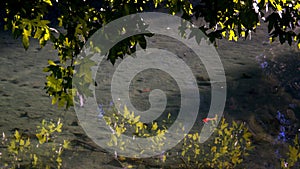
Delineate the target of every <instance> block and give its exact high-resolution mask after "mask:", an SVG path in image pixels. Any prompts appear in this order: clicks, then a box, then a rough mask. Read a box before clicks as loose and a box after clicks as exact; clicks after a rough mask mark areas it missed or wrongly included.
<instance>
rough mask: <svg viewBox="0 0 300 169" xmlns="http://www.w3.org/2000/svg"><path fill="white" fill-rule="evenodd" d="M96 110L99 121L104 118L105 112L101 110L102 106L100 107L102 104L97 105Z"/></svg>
mask: <svg viewBox="0 0 300 169" xmlns="http://www.w3.org/2000/svg"><path fill="white" fill-rule="evenodd" d="M98 108H99V114H98V119H101V118H102V117H103V116H104V114H105V111H104V109H103V105H102V104H99V105H98Z"/></svg>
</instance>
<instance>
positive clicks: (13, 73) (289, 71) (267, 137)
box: [0, 26, 300, 169]
mask: <svg viewBox="0 0 300 169" xmlns="http://www.w3.org/2000/svg"><path fill="white" fill-rule="evenodd" d="M266 32H267V29H266V27H265V26H262V27H259V28H258V30H257V32H256V33H253V34H252V39H251V40H249V39H248V40H245V41H243V40H239V42H237V43H236V42H228V41H226V40H219V41H218V42H217V44H218V47H217V51H218V53H219V55H220V58H221V61H222V63H223V66H224V69H225V74H226V81H227V100H226V106H225V110H224V113H223V115H224V117H225V118H226V119H228V120H229V121H230V120H236V121H243V122H246V124H247V127H248V128H249V130H250V131H251V133H252V134H253V144H254V145H255V146H256V147H255V149H254V150H253V151H252V152H251V153H250V156H248V157H246V159H245V161H244V162H243V164H242V165H241V166H240V167H241V168H259V169H273V168H280V158H281V157H283V156H284V155H285V153H286V151H287V146H288V144H289V143H290V142H291V141H292V139H293V138H294V137H295V135H296V134H299V128H300V126H299V124H300V123H299V119H300V52H299V50H298V49H297V48H296V46H295V45H294V46H288V45H287V44H284V45H280V44H279V43H277V42H275V43H273V44H269V42H268V41H269V39H268V36H267V33H266ZM164 38H165V37H155V38H149V39H148V41H149V42H148V43H149V45H152V46H154V47H155V45H157V46H165V47H166V48H170V49H171V48H172V49H173V50H174V51H172V52H174V53H176V54H177V56H178V57H180V58H182V59H183V60H184V61H186V62H189V63H187V64H188V65H189V66H190V67H194V68H195V69H193V70H194V73H195V76H196V79H197V81H198V86H199V91H200V93H201V106H200V110H199V114H198V118H197V120H196V124H195V127H194V128H193V130H198V129H199V127H201V125H202V119H203V118H204V117H205V116H206V114H205V113H207V111H208V109H209V106H210V85H209V83H205V82H206V81H209V78H208V75H207V73H206V72H205V71H204V67H203V65H202V64H201V63H199V62H195V61H193V60H191V59H190V58H189V56H191V55H192V53H191V52H190V51H189V50H188V49H186V48H184V47H182V46H181V45H177V46H176V41H174V42H172V40H171V39H168V41H166V40H164ZM0 54H1V57H0V64H1V67H0V74H1V76H0V95H1V97H0V115H1V118H0V132H1V133H2V132H5V133H6V135H9V134H12V133H13V132H14V131H15V130H16V129H18V130H20V131H23V132H29V133H34V130H35V127H36V126H37V125H38V124H40V122H41V120H42V119H54V120H57V119H58V118H61V119H62V122H63V123H64V128H63V132H62V135H63V137H65V138H67V139H69V140H71V143H72V149H71V150H67V151H66V152H65V154H64V156H63V157H64V159H63V160H64V162H63V168H74V169H77V168H78V169H79V168H105V169H106V168H121V166H120V164H119V163H118V161H116V160H115V159H114V155H113V154H108V153H107V152H105V151H104V150H103V149H102V148H101V147H99V146H97V145H96V144H95V143H93V141H92V140H91V139H89V138H88V136H87V135H86V134H85V132H84V131H83V129H82V128H81V127H80V124H78V121H77V117H76V113H75V111H74V110H73V108H71V109H70V110H68V111H65V110H63V109H59V108H57V107H56V106H52V105H51V99H50V98H49V97H48V96H47V94H46V93H45V90H44V89H43V88H44V84H45V80H46V79H45V77H46V75H47V74H46V73H44V72H43V71H42V70H43V68H44V67H45V66H46V65H47V60H48V59H53V60H56V56H57V52H56V51H55V50H54V49H53V48H52V46H51V44H47V45H46V46H45V47H44V48H42V49H41V48H40V47H39V45H38V43H37V42H36V41H31V46H30V47H29V49H28V50H27V51H25V50H24V49H23V47H22V43H21V40H20V39H13V38H12V37H11V36H10V34H9V33H8V32H4V31H1V32H0ZM119 62H121V60H119ZM102 68H103V69H102V70H101V69H100V70H99V72H101V73H99V74H98V75H97V76H98V78H97V83H98V84H100V85H98V87H97V88H96V94H97V101H98V102H99V103H103V104H105V103H109V102H110V101H111V96H110V95H109V91H110V90H109V89H110V88H109V84H110V77H111V75H112V74H111V70H113V69H114V67H113V66H112V65H110V64H108V63H107V64H106V63H105V65H103V66H102ZM157 88H159V89H161V90H163V91H165V93H166V94H167V96H168V100H169V101H168V106H167V108H168V109H167V110H166V111H165V112H169V111H170V112H173V111H176V110H178V109H179V106H178V105H180V104H179V103H180V93H179V88H178V86H177V85H176V83H174V79H172V77H170V75H168V74H166V73H164V72H159V71H158V70H147V71H144V72H141V73H140V74H138V75H137V76H135V78H134V79H133V81H132V83H131V86H130V88H129V93H130V97H131V101H132V103H133V105H134V106H135V107H136V108H137V109H139V110H147V109H148V108H149V107H150V104H149V101H148V98H149V92H148V89H149V90H152V89H157ZM287 121H288V122H287ZM1 150H3V147H1V148H0V152H1ZM170 151H172V150H170ZM174 151H175V150H174ZM0 160H2V159H0ZM141 161H142V162H140V161H139V162H138V163H135V162H134V161H130V160H129V161H128V163H132V164H134V165H135V168H141V169H142V168H160V167H161V166H153V165H151V162H150V161H151V160H148V159H143V160H141ZM1 166H2V164H1V161H0V167H1ZM170 166H172V167H175V166H174V165H172V164H170ZM170 166H169V167H170ZM297 167H299V163H298V164H297V165H296V167H295V168H297ZM166 168H167V167H166Z"/></svg>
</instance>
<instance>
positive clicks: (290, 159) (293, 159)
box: [280, 135, 300, 169]
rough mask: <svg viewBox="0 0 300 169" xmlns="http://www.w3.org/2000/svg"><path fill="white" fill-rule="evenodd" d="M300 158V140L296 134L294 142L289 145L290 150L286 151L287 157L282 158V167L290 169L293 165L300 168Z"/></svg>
mask: <svg viewBox="0 0 300 169" xmlns="http://www.w3.org/2000/svg"><path fill="white" fill-rule="evenodd" d="M299 160H300V141H299V137H298V135H296V136H295V138H294V140H293V143H292V144H290V145H289V150H288V152H287V153H286V158H285V159H284V158H281V159H280V162H281V163H280V164H281V168H282V169H290V168H292V167H296V168H299V166H300V164H299Z"/></svg>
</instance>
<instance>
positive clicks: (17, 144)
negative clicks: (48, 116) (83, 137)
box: [0, 119, 70, 169]
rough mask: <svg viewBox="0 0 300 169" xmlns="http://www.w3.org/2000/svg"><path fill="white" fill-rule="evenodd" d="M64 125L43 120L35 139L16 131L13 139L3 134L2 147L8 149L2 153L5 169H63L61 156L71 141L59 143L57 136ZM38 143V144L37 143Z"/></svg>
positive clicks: (0, 157) (59, 122)
mask: <svg viewBox="0 0 300 169" xmlns="http://www.w3.org/2000/svg"><path fill="white" fill-rule="evenodd" d="M62 126H63V123H61V121H60V119H59V120H58V121H57V123H54V122H52V121H49V122H47V121H46V120H42V122H41V125H39V126H37V130H36V134H35V135H34V138H31V137H30V136H28V134H26V133H20V132H19V131H18V130H15V132H14V134H13V136H12V137H7V136H6V135H5V133H4V132H3V134H2V146H3V147H6V149H5V150H4V151H3V152H1V155H0V159H1V161H2V160H3V161H4V162H3V164H1V165H3V166H0V167H1V168H5V169H17V168H25V169H27V168H30V169H35V168H36V169H40V168H45V169H50V168H58V169H60V168H61V167H62V158H61V155H62V153H63V151H64V150H65V149H68V148H69V143H70V142H69V141H67V140H63V142H62V143H58V142H56V141H57V139H56V138H57V136H58V135H57V134H58V133H60V132H61V131H62ZM37 141H38V142H37Z"/></svg>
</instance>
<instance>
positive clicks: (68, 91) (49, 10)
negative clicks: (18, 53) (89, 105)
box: [0, 0, 300, 107]
mask: <svg viewBox="0 0 300 169" xmlns="http://www.w3.org/2000/svg"><path fill="white" fill-rule="evenodd" d="M0 6H1V8H2V9H0V10H1V11H0V15H2V17H0V18H1V19H2V22H4V23H5V24H4V29H6V30H11V31H12V33H13V35H14V36H15V37H21V38H22V43H23V46H24V48H25V49H28V47H29V45H30V38H34V39H38V40H39V43H40V45H41V46H42V47H43V46H44V45H45V44H46V43H47V42H48V41H51V42H53V45H54V48H55V49H56V50H57V51H58V58H59V64H57V63H55V62H53V61H51V60H50V61H49V63H48V64H49V65H48V67H47V68H45V71H46V72H49V73H50V74H49V75H48V76H47V82H46V87H45V88H46V90H47V93H48V94H49V95H50V96H51V97H52V103H53V104H55V103H58V104H59V105H60V106H66V107H70V106H71V105H73V96H74V95H75V93H76V92H77V90H76V89H74V88H73V87H72V82H71V81H72V78H73V75H74V65H75V63H74V62H75V61H74V60H75V59H76V57H77V55H78V54H79V53H80V51H81V49H82V47H83V45H84V44H85V42H86V41H87V39H88V38H89V37H90V36H92V35H93V33H94V32H95V31H97V30H98V29H99V28H101V27H102V26H103V25H105V24H107V23H109V22H111V21H113V20H115V19H117V18H120V17H122V16H125V15H129V14H134V13H137V12H143V11H152V10H154V9H155V8H165V9H166V11H168V12H169V13H170V14H172V15H175V14H180V15H181V16H182V18H184V19H187V20H189V21H193V20H195V19H200V18H201V19H204V21H205V22H204V23H203V25H200V26H199V27H198V29H200V30H202V31H203V32H204V33H205V34H206V35H207V36H208V37H209V39H210V41H211V42H215V41H216V39H222V38H226V39H228V40H231V41H237V40H238V39H239V38H243V39H246V38H247V37H249V36H251V32H254V31H255V29H256V28H257V26H259V25H260V22H266V23H267V25H268V33H269V35H270V42H273V41H274V40H276V39H279V41H280V42H281V43H288V44H290V45H292V43H293V42H294V43H296V44H298V47H299V48H300V31H299V29H300V27H299V26H300V2H299V0H231V1H228V0H202V1H196V0H164V1H163V0H153V1H150V0H143V1H138V0H102V1H97V0H72V1H69V0H27V1H24V0H2V1H1V2H0ZM3 7H4V8H3ZM145 36H150V35H149V34H147V35H146V34H144V35H134V36H132V37H129V38H127V39H124V40H122V41H121V42H119V43H118V44H117V45H115V46H114V47H113V48H111V49H110V50H109V52H108V54H107V59H108V60H110V61H111V62H112V63H114V62H115V61H116V59H117V58H122V57H123V56H124V55H125V54H131V53H134V52H135V50H136V46H137V44H139V45H140V46H141V47H142V48H146V44H147V43H146V39H145ZM85 82H86V83H90V82H91V79H90V78H85Z"/></svg>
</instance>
